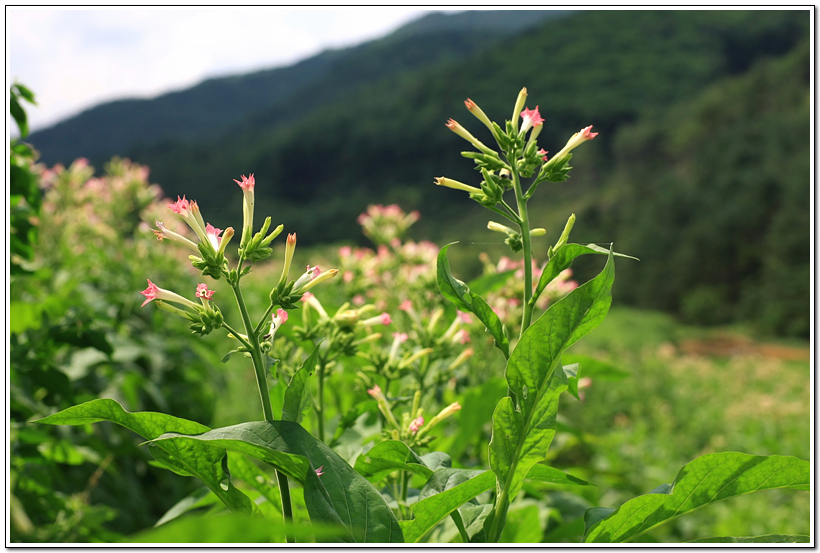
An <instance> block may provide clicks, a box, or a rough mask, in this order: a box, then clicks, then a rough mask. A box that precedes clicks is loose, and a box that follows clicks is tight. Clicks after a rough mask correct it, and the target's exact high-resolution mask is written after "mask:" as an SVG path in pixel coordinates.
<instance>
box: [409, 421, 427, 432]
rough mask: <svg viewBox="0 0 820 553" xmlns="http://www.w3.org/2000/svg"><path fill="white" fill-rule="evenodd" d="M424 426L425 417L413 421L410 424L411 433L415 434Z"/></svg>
mask: <svg viewBox="0 0 820 553" xmlns="http://www.w3.org/2000/svg"><path fill="white" fill-rule="evenodd" d="M422 424H424V417H419V418H417V419H413V421H412V422H411V423H410V432H412V433H413V434H415V433H416V432H418V431H419V428H421V425H422Z"/></svg>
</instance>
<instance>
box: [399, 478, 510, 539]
mask: <svg viewBox="0 0 820 553" xmlns="http://www.w3.org/2000/svg"><path fill="white" fill-rule="evenodd" d="M459 471H460V472H461V476H456V474H458V472H459ZM439 473H441V474H440V475H439V476H436V475H437V474H439ZM470 474H473V476H471V477H469V478H467V477H468V475H470ZM448 484H450V485H452V487H449V488H447V487H446V486H447V485H448ZM494 484H495V478H494V476H493V473H492V472H490V471H469V470H464V469H439V470H437V471H436V472H434V473H433V476H432V477H430V480H429V481H428V484H425V486H424V488H422V492H421V493H424V494H425V498H424V499H420V500H419V502H418V503H416V504H415V505H414V506H413V515H414V517H415V518H414V519H413V520H412V521H410V522H406V523H405V524H402V528H403V530H404V539H405V541H406V542H407V543H418V542H420V541H421V540H422V538H424V536H425V535H426V534H427V532H429V531H430V530H432V529H433V528H434V527H435V526H436V525H437V524H438V523H439V522H441V521H442V520H443V519H444V518H445V517H446V516H448V515H449V514H450V513H451V512H453V511H455V510H456V509H457V508H458V507H459V506H460V505H462V504H463V503H466V502H467V501H469V500H470V499H472V498H474V497H475V496H477V495H479V494H481V493H484V492H486V491H488V490H491V489H492V488H493V485H494ZM428 486H429V487H428ZM442 488H446V489H443V491H439V492H437V493H434V492H436V491H437V490H439V489H442ZM425 490H426V492H425ZM419 497H421V495H419Z"/></svg>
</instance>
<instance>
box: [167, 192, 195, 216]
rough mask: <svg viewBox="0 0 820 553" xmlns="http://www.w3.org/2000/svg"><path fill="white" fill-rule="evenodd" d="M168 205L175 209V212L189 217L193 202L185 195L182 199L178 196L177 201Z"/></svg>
mask: <svg viewBox="0 0 820 553" xmlns="http://www.w3.org/2000/svg"><path fill="white" fill-rule="evenodd" d="M168 207H170V208H171V209H173V210H174V213H178V214H179V215H182V216H183V217H187V216H188V213H189V212H190V211H191V203H190V202H189V201H188V200H186V199H185V196H183V197H182V199H180V197H179V196H177V201H176V202H174V203H172V204H168Z"/></svg>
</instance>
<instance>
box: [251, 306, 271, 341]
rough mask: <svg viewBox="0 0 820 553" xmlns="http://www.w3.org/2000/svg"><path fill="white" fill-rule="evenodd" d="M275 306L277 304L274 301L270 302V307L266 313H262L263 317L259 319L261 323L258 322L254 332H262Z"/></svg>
mask: <svg viewBox="0 0 820 553" xmlns="http://www.w3.org/2000/svg"><path fill="white" fill-rule="evenodd" d="M274 307H276V304H274V303H272V304H270V305H269V306H268V309H267V310H266V311H265V314H264V315H262V318H261V319H259V323H257V325H256V328H255V329H254V332H256V334H259V333H260V332H262V327H263V326H265V322H267V320H268V315H270V314H271V312H272V311H273V308H274Z"/></svg>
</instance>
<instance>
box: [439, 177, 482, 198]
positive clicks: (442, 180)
mask: <svg viewBox="0 0 820 553" xmlns="http://www.w3.org/2000/svg"><path fill="white" fill-rule="evenodd" d="M433 182H434V183H435V184H436V185H437V186H446V187H447V188H453V189H455V190H463V191H464V192H469V193H470V194H481V189H479V188H476V187H474V186H469V185H467V184H464V183H463V182H459V181H457V180H453V179H448V178H447V177H436V178H435V179H433Z"/></svg>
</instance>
